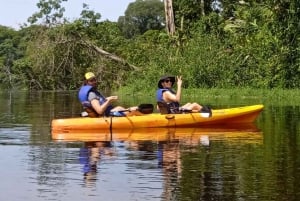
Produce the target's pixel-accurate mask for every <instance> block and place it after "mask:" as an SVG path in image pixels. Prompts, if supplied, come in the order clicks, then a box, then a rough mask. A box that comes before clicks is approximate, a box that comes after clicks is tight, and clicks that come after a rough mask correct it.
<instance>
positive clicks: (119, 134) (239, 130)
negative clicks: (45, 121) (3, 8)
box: [52, 124, 263, 144]
mask: <svg viewBox="0 0 300 201" xmlns="http://www.w3.org/2000/svg"><path fill="white" fill-rule="evenodd" d="M52 139H53V140H57V141H81V142H109V141H145V140H151V141H158V142H161V141H174V140H181V141H184V142H189V143H192V144H197V143H199V141H202V142H205V141H207V139H209V140H218V139H226V140H232V141H240V140H243V142H244V141H247V140H248V141H249V142H262V139H263V137H262V133H261V132H260V130H259V129H258V128H257V127H256V126H255V125H254V124H235V125H233V126H219V127H216V128H204V127H201V128H199V127H196V128H173V127H166V128H136V129H112V130H111V131H110V130H100V131H96V130H77V131H75V130H74V131H52Z"/></svg>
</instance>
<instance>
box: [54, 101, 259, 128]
mask: <svg viewBox="0 0 300 201" xmlns="http://www.w3.org/2000/svg"><path fill="white" fill-rule="evenodd" d="M263 107H264V106H263V105H251V106H244V107H236V108H227V109H213V110H212V116H211V117H208V116H206V115H205V114H202V113H199V112H190V113H184V114H160V113H152V114H145V115H142V116H125V117H98V118H90V117H75V118H65V119H53V120H52V122H51V129H52V131H54V132H69V131H77V130H96V131H98V130H103V129H105V130H111V129H128V128H164V127H177V128H179V127H181V128H182V127H199V126H200V127H201V126H217V125H231V124H243V123H252V122H254V121H255V119H256V118H257V117H258V115H259V114H260V112H261V111H262V110H263Z"/></svg>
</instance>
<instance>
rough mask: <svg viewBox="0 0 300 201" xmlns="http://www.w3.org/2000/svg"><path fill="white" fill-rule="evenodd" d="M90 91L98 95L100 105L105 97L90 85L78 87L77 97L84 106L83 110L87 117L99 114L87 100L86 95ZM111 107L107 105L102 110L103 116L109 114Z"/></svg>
mask: <svg viewBox="0 0 300 201" xmlns="http://www.w3.org/2000/svg"><path fill="white" fill-rule="evenodd" d="M90 92H94V93H95V94H96V95H97V96H98V97H99V103H100V105H102V104H103V103H104V102H105V101H106V98H105V97H104V96H103V95H102V94H101V93H100V92H99V91H97V90H95V89H94V88H93V87H92V86H90V85H84V86H82V87H81V88H80V90H79V92H78V99H79V101H80V103H81V105H82V107H83V108H84V110H85V111H86V112H87V113H88V115H89V117H98V116H99V114H98V113H97V112H96V111H95V110H94V108H93V107H92V105H91V102H90V101H89V100H88V95H89V93H90ZM112 108H113V106H112V105H109V106H108V107H107V108H106V110H105V111H104V115H105V116H109V115H110V110H111V109H112Z"/></svg>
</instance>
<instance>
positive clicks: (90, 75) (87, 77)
mask: <svg viewBox="0 0 300 201" xmlns="http://www.w3.org/2000/svg"><path fill="white" fill-rule="evenodd" d="M84 77H85V79H86V80H90V79H92V78H94V77H96V76H95V74H94V73H92V72H88V73H86V74H85V75H84Z"/></svg>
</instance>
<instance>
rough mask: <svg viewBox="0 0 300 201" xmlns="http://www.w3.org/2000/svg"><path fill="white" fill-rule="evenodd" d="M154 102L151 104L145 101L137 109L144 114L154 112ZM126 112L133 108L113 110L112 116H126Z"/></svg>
mask: <svg viewBox="0 0 300 201" xmlns="http://www.w3.org/2000/svg"><path fill="white" fill-rule="evenodd" d="M153 108H154V106H153V104H149V103H143V104H140V105H139V106H138V108H137V110H136V111H139V112H140V113H142V114H151V113H152V112H153ZM124 112H133V111H132V110H130V108H128V109H126V110H120V111H116V112H112V114H111V115H112V116H126V115H125V114H124Z"/></svg>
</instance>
